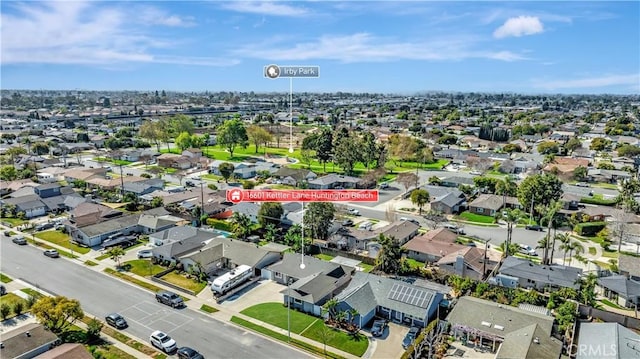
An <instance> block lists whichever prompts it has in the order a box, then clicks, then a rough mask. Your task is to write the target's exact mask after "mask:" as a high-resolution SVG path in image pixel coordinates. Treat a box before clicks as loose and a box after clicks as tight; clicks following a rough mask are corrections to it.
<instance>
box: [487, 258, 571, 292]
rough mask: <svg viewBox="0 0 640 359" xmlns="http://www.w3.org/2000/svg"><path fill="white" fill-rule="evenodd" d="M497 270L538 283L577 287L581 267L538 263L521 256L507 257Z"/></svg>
mask: <svg viewBox="0 0 640 359" xmlns="http://www.w3.org/2000/svg"><path fill="white" fill-rule="evenodd" d="M499 272H500V274H505V275H508V276H512V277H516V278H523V279H531V280H533V281H536V282H538V283H545V284H549V285H553V286H560V287H566V288H574V289H578V288H579V287H580V285H579V284H578V283H577V281H578V279H579V278H580V275H581V274H582V269H580V268H575V267H568V266H561V265H551V266H547V265H540V264H536V263H533V262H531V261H529V260H526V259H522V258H517V257H507V258H505V260H504V262H503V263H502V266H501V267H500V271H499Z"/></svg>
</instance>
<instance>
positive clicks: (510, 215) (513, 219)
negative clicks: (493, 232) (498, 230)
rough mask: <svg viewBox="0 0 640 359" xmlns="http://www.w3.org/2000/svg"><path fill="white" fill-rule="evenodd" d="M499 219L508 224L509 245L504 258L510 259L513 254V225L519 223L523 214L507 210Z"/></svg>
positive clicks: (505, 247)
mask: <svg viewBox="0 0 640 359" xmlns="http://www.w3.org/2000/svg"><path fill="white" fill-rule="evenodd" d="M497 217H498V219H500V218H501V219H504V220H505V221H506V222H507V241H506V242H505V243H507V244H506V245H505V246H504V248H503V249H504V256H505V257H508V256H509V254H510V253H511V240H512V239H513V224H514V223H517V222H518V220H519V219H520V218H521V217H522V212H521V211H520V210H519V209H506V210H504V211H503V212H502V213H499V214H498V216H497Z"/></svg>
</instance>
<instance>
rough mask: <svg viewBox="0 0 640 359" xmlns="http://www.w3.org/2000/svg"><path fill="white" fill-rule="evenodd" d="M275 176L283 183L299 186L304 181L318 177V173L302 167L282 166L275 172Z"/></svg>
mask: <svg viewBox="0 0 640 359" xmlns="http://www.w3.org/2000/svg"><path fill="white" fill-rule="evenodd" d="M273 177H275V178H277V179H278V180H279V181H281V182H282V184H286V185H289V186H295V187H298V186H299V185H300V184H302V183H306V182H309V181H311V180H314V179H316V178H318V175H317V174H315V173H313V172H312V171H310V170H306V169H302V168H289V167H281V168H279V169H278V170H277V171H276V172H274V173H273Z"/></svg>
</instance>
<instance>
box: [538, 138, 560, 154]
mask: <svg viewBox="0 0 640 359" xmlns="http://www.w3.org/2000/svg"><path fill="white" fill-rule="evenodd" d="M559 149H560V147H559V146H558V143H556V142H554V141H544V142H542V143H540V144H539V145H538V152H539V153H540V154H543V155H551V154H557V153H558V150H559Z"/></svg>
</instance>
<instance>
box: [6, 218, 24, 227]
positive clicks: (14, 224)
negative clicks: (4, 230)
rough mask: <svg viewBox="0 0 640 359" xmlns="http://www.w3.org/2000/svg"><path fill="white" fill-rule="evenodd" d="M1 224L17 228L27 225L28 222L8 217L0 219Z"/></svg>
mask: <svg viewBox="0 0 640 359" xmlns="http://www.w3.org/2000/svg"><path fill="white" fill-rule="evenodd" d="M0 222H5V223H7V224H8V225H9V227H17V226H21V225H23V224H25V223H27V222H28V221H27V220H24V219H20V218H7V217H2V218H0Z"/></svg>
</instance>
